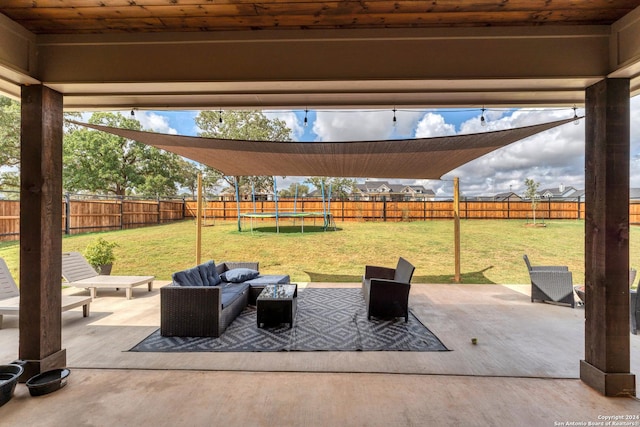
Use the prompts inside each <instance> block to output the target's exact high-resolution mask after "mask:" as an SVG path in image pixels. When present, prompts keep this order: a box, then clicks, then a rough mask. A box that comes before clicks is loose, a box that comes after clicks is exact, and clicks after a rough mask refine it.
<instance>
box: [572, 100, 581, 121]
mask: <svg viewBox="0 0 640 427" xmlns="http://www.w3.org/2000/svg"><path fill="white" fill-rule="evenodd" d="M577 110H578V108H577V107H576V105H575V104H573V124H574V125H575V126H578V125H579V124H580V120H579V119H578V111H577Z"/></svg>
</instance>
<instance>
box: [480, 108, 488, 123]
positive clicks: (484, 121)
mask: <svg viewBox="0 0 640 427" xmlns="http://www.w3.org/2000/svg"><path fill="white" fill-rule="evenodd" d="M484 112H485V108H484V107H482V114H480V126H482V127H485V126H486V125H487V120H486V119H485V118H484Z"/></svg>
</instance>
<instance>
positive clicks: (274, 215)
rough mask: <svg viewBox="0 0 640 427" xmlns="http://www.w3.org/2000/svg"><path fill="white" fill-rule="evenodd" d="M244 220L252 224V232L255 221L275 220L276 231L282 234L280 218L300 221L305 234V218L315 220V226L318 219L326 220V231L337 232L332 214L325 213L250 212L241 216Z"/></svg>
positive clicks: (301, 229)
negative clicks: (332, 230)
mask: <svg viewBox="0 0 640 427" xmlns="http://www.w3.org/2000/svg"><path fill="white" fill-rule="evenodd" d="M241 217H242V219H245V218H249V221H250V224H251V231H253V220H254V218H255V219H268V218H275V220H276V230H277V232H278V233H279V232H280V226H279V223H278V222H279V219H280V218H292V219H293V220H294V224H295V220H296V219H300V231H301V232H302V233H304V219H305V218H313V223H314V225H315V221H316V219H318V218H321V219H323V220H324V229H325V230H326V229H327V228H331V227H332V228H333V229H334V230H336V224H335V222H334V221H333V216H332V215H331V214H330V213H324V212H248V213H243V214H242V215H241Z"/></svg>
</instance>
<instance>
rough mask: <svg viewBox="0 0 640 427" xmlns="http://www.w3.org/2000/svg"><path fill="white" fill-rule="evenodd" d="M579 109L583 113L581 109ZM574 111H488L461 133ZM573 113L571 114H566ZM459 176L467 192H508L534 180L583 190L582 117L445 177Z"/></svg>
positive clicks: (547, 119) (542, 184) (532, 121)
mask: <svg viewBox="0 0 640 427" xmlns="http://www.w3.org/2000/svg"><path fill="white" fill-rule="evenodd" d="M578 113H579V114H580V113H581V112H580V111H579V112H578ZM569 114H571V115H572V114H573V112H572V111H571V110H567V109H559V110H543V109H541V110H516V111H514V112H513V113H512V114H509V115H505V114H500V116H499V117H497V118H496V115H491V111H487V112H486V113H485V117H486V118H487V120H486V124H487V125H486V126H485V127H482V126H481V125H480V118H479V116H478V118H473V119H471V120H468V121H466V122H465V123H463V124H462V125H461V133H476V132H481V131H494V130H500V129H510V128H516V127H522V126H529V125H532V124H538V123H544V122H550V121H554V120H560V119H562V118H568V117H571V116H570V115H569ZM568 115H569V116H568ZM454 176H458V177H459V178H460V187H461V191H462V192H463V194H465V195H469V196H470V195H479V194H493V193H499V192H505V191H514V192H516V193H522V192H524V190H525V185H524V180H525V179H526V178H531V179H534V180H535V181H538V182H540V187H541V188H551V187H557V186H559V185H560V184H564V185H565V187H566V186H573V187H576V188H578V189H584V120H581V121H580V122H579V124H578V125H577V126H574V125H572V124H566V125H563V126H560V127H557V128H554V129H550V130H548V131H545V132H542V133H539V134H537V135H534V136H532V137H529V138H527V139H524V140H522V141H519V142H516V143H514V144H511V145H509V146H507V147H505V148H502V149H499V150H497V151H494V152H492V153H489V154H487V155H485V156H483V157H481V158H479V159H476V160H474V161H472V162H470V163H467V164H466V165H463V166H461V167H459V168H457V169H455V170H453V171H451V172H450V173H448V174H446V175H445V176H444V177H443V179H452V178H453V177H454Z"/></svg>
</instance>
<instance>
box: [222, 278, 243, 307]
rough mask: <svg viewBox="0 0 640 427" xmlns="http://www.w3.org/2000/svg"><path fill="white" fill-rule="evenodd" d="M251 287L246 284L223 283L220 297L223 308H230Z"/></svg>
mask: <svg viewBox="0 0 640 427" xmlns="http://www.w3.org/2000/svg"><path fill="white" fill-rule="evenodd" d="M248 288H249V285H247V284H244V283H223V284H222V294H221V295H220V299H221V303H222V308H225V307H228V306H229V305H231V304H233V302H234V301H235V300H236V299H237V298H238V297H240V295H242V292H244V291H245V290H247V289H248Z"/></svg>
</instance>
